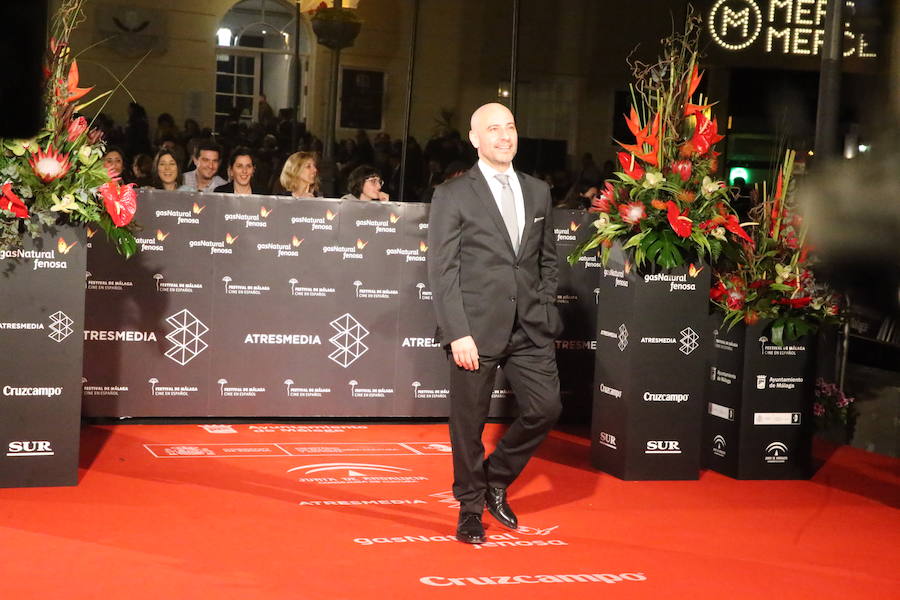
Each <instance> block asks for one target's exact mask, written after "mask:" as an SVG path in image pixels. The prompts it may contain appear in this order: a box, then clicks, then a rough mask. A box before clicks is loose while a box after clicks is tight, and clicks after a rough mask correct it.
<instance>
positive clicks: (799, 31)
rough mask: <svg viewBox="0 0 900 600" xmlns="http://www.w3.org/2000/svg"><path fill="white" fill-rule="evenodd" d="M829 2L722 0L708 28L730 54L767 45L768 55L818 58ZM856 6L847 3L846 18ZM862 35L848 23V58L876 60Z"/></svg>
mask: <svg viewBox="0 0 900 600" xmlns="http://www.w3.org/2000/svg"><path fill="white" fill-rule="evenodd" d="M827 3H828V2H827V0H718V1H717V2H716V3H715V4H713V6H712V8H711V9H710V11H709V15H708V17H707V19H706V29H707V31H708V32H709V35H710V36H712V39H713V40H714V41H715V42H716V44H718V45H719V46H720V47H722V48H724V49H725V50H728V51H730V52H737V51H740V50H746V49H748V48H751V47H754V46H759V45H761V46H763V47H764V48H765V51H766V53H767V54H776V55H793V56H814V55H817V54H819V52H820V51H821V49H822V45H823V44H824V38H825V30H824V29H823V27H824V26H825V7H826V4H827ZM853 8H854V4H853V2H851V1H848V2H847V3H846V8H845V11H844V17H845V19H846V17H847V12H851V13H852V10H853ZM868 46H869V42H868V41H867V40H866V36H865V34H864V33H861V32H854V31H852V30H851V29H850V23H849V22H847V21H845V23H844V56H857V57H859V58H875V56H876V54H875V53H874V52H871V51H870V50H869V49H868Z"/></svg>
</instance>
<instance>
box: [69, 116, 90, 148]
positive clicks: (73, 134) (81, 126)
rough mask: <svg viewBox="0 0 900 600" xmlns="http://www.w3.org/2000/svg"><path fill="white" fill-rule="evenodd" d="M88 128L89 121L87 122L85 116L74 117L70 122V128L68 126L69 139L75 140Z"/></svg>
mask: <svg viewBox="0 0 900 600" xmlns="http://www.w3.org/2000/svg"><path fill="white" fill-rule="evenodd" d="M87 128H88V122H87V119H85V118H84V117H78V118H77V119H72V120H71V121H70V122H69V128H68V131H67V132H66V133H67V135H66V139H68V140H69V141H70V142H74V141H75V140H77V139H78V137H79V136H80V135H81V134H82V133H84V132H85V131H86V130H87Z"/></svg>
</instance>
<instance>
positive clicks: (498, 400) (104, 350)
mask: <svg viewBox="0 0 900 600" xmlns="http://www.w3.org/2000/svg"><path fill="white" fill-rule="evenodd" d="M138 200H139V208H138V213H137V215H136V220H137V221H138V222H139V223H140V225H141V226H142V228H143V229H142V231H141V232H140V233H139V234H138V236H137V237H138V242H139V244H140V247H141V252H140V253H139V254H138V255H137V256H136V257H135V258H133V259H131V260H128V261H123V260H122V259H121V258H120V257H118V256H117V255H116V254H115V253H114V252H112V250H111V249H110V248H109V246H108V244H107V243H106V242H105V240H104V239H103V233H102V232H92V231H89V232H88V235H90V236H91V237H90V239H89V240H88V243H89V251H88V267H87V273H86V287H87V291H86V301H85V305H86V310H85V332H84V378H83V383H84V388H83V389H84V391H83V394H84V396H83V401H84V402H83V409H84V414H85V415H86V416H105V417H110V416H135V417H136V416H173V417H174V416H335V417H345V416H360V417H380V416H384V417H388V416H436V417H440V416H446V415H447V414H448V410H449V402H448V381H449V371H448V365H447V358H446V355H445V352H444V351H443V349H441V348H440V347H439V346H438V345H437V344H436V343H435V341H434V331H435V320H434V315H433V311H432V305H431V290H430V289H429V287H428V277H427V269H426V263H425V260H426V251H427V246H426V244H427V233H428V205H426V204H414V203H376V202H360V201H340V200H325V199H318V200H299V201H298V200H295V199H292V198H288V197H274V196H243V197H239V196H232V195H224V194H221V195H220V194H190V193H183V192H165V191H158V190H142V191H141V193H140V194H139V199H138ZM485 218H487V216H485ZM554 219H555V223H554V226H555V233H556V237H557V246H558V249H559V264H560V287H559V291H558V298H557V303H558V305H559V307H560V310H561V313H562V315H563V319H564V321H565V323H566V330H565V332H564V333H563V334H562V336H561V337H560V339H559V340H558V341H557V357H558V361H559V365H560V373H561V380H562V385H563V399H564V405H565V406H566V409H567V410H568V411H569V412H575V413H583V414H586V413H587V412H588V411H589V410H590V398H591V375H592V371H593V354H594V353H593V349H594V335H595V334H594V331H595V322H596V299H597V292H596V281H597V277H598V274H599V272H600V270H601V268H600V266H599V264H598V262H597V257H596V255H592V256H589V257H585V258H584V259H583V260H581V261H580V262H579V263H578V264H576V265H575V266H573V267H570V266H569V265H568V264H567V263H566V261H565V256H566V255H567V254H568V253H569V252H570V251H571V249H572V248H573V247H574V245H575V242H576V238H579V237H580V234H582V233H583V232H584V230H585V229H586V228H587V227H589V225H588V223H589V221H590V217H589V216H588V215H585V214H584V213H581V212H579V211H564V210H558V211H555V214H554ZM494 398H495V402H494V406H493V407H492V413H493V414H495V415H500V414H506V413H507V412H508V411H509V410H510V409H511V407H512V406H514V398H513V396H512V393H511V392H510V390H509V389H508V386H507V385H506V383H505V381H504V379H503V377H502V373H501V374H500V376H499V377H498V380H497V384H496V390H495V393H494Z"/></svg>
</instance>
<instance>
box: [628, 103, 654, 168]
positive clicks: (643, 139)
mask: <svg viewBox="0 0 900 600" xmlns="http://www.w3.org/2000/svg"><path fill="white" fill-rule="evenodd" d="M625 123H627V124H628V129H629V130H630V131H631V133H632V134H633V135H634V137H635V143H634V144H623V143H622V142H618V144H619V145H620V146H622V147H623V148H624V149H625V150H628V151H629V152H631V153H632V154H634V155H635V156H636V157H638V158H639V159H641V160H643V161H645V162H647V163H648V164H651V165H658V164H659V159H658V157H657V153H658V152H659V113H656V115H655V116H654V117H653V121H652V122H651V123H648V124H647V126H646V127H644V128H641V122H640V118H639V117H638V114H637V111H636V110H635V109H634V107H633V106H632V107H631V115H630V116H628V117H625ZM645 145H648V146H650V150H647V151H646V152H645V151H644V146H645Z"/></svg>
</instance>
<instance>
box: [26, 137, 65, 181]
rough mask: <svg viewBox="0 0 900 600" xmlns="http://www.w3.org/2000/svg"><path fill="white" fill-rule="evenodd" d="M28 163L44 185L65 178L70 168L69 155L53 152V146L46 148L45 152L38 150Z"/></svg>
mask: <svg viewBox="0 0 900 600" xmlns="http://www.w3.org/2000/svg"><path fill="white" fill-rule="evenodd" d="M28 162H29V164H31V170H32V171H34V174H35V175H37V176H38V178H39V179H40V180H41V181H43V182H44V183H50V182H51V181H54V180H56V179H59V178H60V177H65V176H66V173H68V172H69V169H70V168H71V166H72V165H71V163H70V162H69V155H68V154H65V153H63V152H58V151H56V150H54V149H53V144H50V145H49V146H48V147H47V151H46V152H44V151H43V150H41V149H38V151H37V153H35V154H32V155H31V156H30V157H29V158H28Z"/></svg>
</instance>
